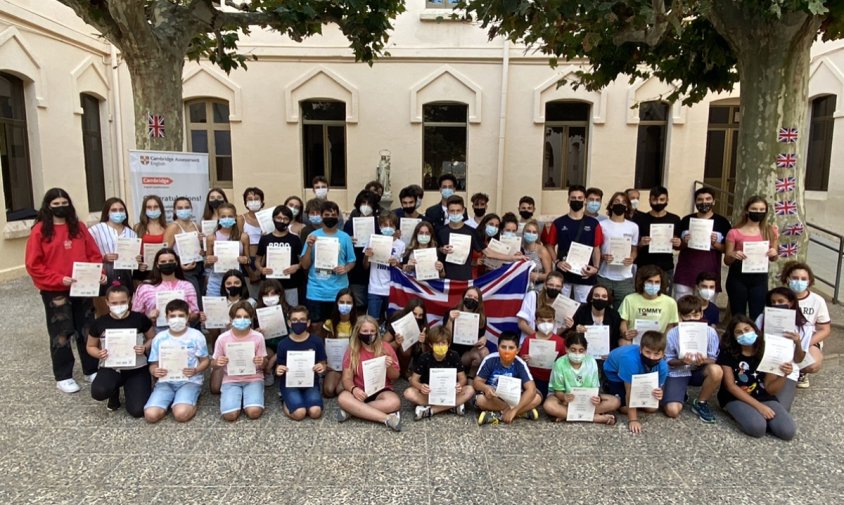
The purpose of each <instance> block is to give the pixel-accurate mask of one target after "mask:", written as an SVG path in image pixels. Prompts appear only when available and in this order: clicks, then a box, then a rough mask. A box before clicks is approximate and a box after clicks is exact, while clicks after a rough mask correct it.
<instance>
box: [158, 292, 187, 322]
mask: <svg viewBox="0 0 844 505" xmlns="http://www.w3.org/2000/svg"><path fill="white" fill-rule="evenodd" d="M172 300H185V292H184V291H183V290H181V289H177V290H174V291H157V292H156V293H155V309H156V310H157V311H158V319H156V320H155V325H156V326H167V311H166V310H164V309H165V308H166V307H167V304H168V303H170V301H172ZM185 301H187V300H185Z"/></svg>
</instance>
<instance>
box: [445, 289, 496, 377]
mask: <svg viewBox="0 0 844 505" xmlns="http://www.w3.org/2000/svg"><path fill="white" fill-rule="evenodd" d="M461 312H471V313H473V314H477V315H478V316H479V322H478V334H477V337H478V338H477V342H475V343H474V344H452V346H451V348H452V350H454V351H457V353H458V354H460V360H461V361H462V363H463V367H464V368H465V369H466V370H467V373H466V375H468V376H469V378H474V377H475V373H476V372H477V371H478V367H479V366H481V361H483V359H484V358H485V357H486V356H487V354H489V349H487V347H486V342H487V340H486V314H484V299H483V295H482V294H481V290H480V289H478V288H476V287H474V286H472V287H470V288H469V289H467V290H466V292H465V293H463V300H461V301H460V303H459V304H458V305H457V307H455V308H454V309H453V310H451V311H450V312H449V313H448V320H446V323H445V324H444V325H443V326H445V328H446V329H447V330H448V331H449V332H450V333H451V335H452V338H454V334H455V331H458V332H460V331H461V330H460V328H456V324H457V318H458V317H459V316H460V313H461ZM469 337H470V338H471V337H472V336H471V335H470V336H469Z"/></svg>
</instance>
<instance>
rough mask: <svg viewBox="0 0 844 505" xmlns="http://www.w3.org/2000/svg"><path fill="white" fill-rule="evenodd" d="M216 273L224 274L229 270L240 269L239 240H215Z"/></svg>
mask: <svg viewBox="0 0 844 505" xmlns="http://www.w3.org/2000/svg"><path fill="white" fill-rule="evenodd" d="M214 256H216V257H217V262H216V263H214V273H217V274H224V273H226V272H228V271H229V270H240V263H238V261H237V257H238V256H240V242H239V241H237V240H218V241H215V242H214Z"/></svg>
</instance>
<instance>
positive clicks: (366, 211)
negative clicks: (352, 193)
mask: <svg viewBox="0 0 844 505" xmlns="http://www.w3.org/2000/svg"><path fill="white" fill-rule="evenodd" d="M360 215H362V216H371V215H372V207H370V206H369V205H361V206H360Z"/></svg>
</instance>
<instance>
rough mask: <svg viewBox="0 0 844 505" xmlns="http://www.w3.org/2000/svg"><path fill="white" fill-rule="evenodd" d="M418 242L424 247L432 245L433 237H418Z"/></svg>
mask: <svg viewBox="0 0 844 505" xmlns="http://www.w3.org/2000/svg"><path fill="white" fill-rule="evenodd" d="M416 241H417V242H419V243H420V244H422V245H428V244H430V243H431V236H430V235H421V234H420V235H416Z"/></svg>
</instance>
